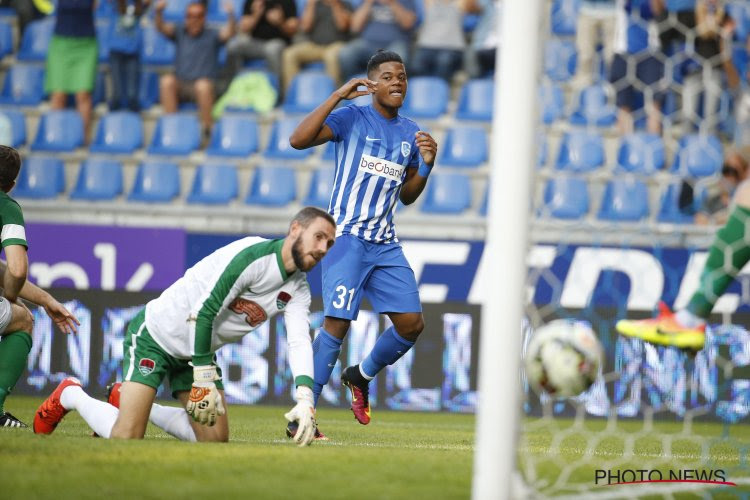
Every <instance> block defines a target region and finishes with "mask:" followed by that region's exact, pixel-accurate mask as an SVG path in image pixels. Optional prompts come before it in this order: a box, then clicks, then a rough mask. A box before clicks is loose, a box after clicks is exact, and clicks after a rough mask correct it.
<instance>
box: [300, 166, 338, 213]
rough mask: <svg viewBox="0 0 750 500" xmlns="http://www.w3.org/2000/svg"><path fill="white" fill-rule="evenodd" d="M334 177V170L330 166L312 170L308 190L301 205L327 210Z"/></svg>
mask: <svg viewBox="0 0 750 500" xmlns="http://www.w3.org/2000/svg"><path fill="white" fill-rule="evenodd" d="M334 175H335V169H334V168H333V167H332V166H331V167H329V168H321V169H317V170H314V171H313V173H312V176H311V178H310V188H309V189H308V191H307V196H306V197H305V199H304V201H303V202H302V204H303V205H312V206H314V207H320V208H328V203H329V202H330V200H331V189H332V187H333V180H334Z"/></svg>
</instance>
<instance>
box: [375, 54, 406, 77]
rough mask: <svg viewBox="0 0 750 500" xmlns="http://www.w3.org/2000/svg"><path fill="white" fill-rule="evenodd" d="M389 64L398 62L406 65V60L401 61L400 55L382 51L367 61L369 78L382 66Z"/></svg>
mask: <svg viewBox="0 0 750 500" xmlns="http://www.w3.org/2000/svg"><path fill="white" fill-rule="evenodd" d="M387 62H397V63H401V64H404V60H403V59H401V56H400V55H398V54H396V53H395V52H393V51H391V50H383V49H380V50H378V51H377V52H375V53H374V54H373V55H372V57H371V58H370V60H369V61H367V76H368V77H369V76H370V74H371V73H372V72H373V71H375V70H376V69H378V68H379V67H380V65H381V64H383V63H387Z"/></svg>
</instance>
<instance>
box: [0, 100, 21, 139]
mask: <svg viewBox="0 0 750 500" xmlns="http://www.w3.org/2000/svg"><path fill="white" fill-rule="evenodd" d="M0 114H2V115H5V117H6V118H7V119H8V121H9V122H10V126H11V141H10V144H7V145H8V146H13V147H14V148H17V147H19V146H23V145H24V144H26V115H24V114H23V113H22V112H20V111H15V110H11V109H5V110H2V111H0Z"/></svg>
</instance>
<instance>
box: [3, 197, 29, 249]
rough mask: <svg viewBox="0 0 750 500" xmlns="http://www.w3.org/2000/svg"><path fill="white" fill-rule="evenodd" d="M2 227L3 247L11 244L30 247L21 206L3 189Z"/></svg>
mask: <svg viewBox="0 0 750 500" xmlns="http://www.w3.org/2000/svg"><path fill="white" fill-rule="evenodd" d="M0 227H2V229H1V230H0V244H1V245H2V247H3V248H5V247H7V246H10V245H23V246H24V247H26V248H28V247H29V245H28V243H26V228H25V227H24V223H23V212H22V211H21V206H20V205H19V204H18V202H17V201H16V200H14V199H13V198H11V197H10V196H8V193H5V192H3V191H0Z"/></svg>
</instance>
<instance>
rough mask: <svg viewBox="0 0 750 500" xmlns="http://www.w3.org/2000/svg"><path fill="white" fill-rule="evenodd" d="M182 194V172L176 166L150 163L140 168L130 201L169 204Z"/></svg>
mask: <svg viewBox="0 0 750 500" xmlns="http://www.w3.org/2000/svg"><path fill="white" fill-rule="evenodd" d="M179 194H180V171H179V168H178V167H177V165H176V164H174V163H166V162H158V161H149V162H145V163H142V164H140V165H139V166H138V171H137V172H136V174H135V182H134V184H133V190H132V191H131V192H130V195H129V196H128V200H130V201H143V202H169V201H172V200H173V199H175V198H176V197H177V196H178V195H179Z"/></svg>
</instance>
